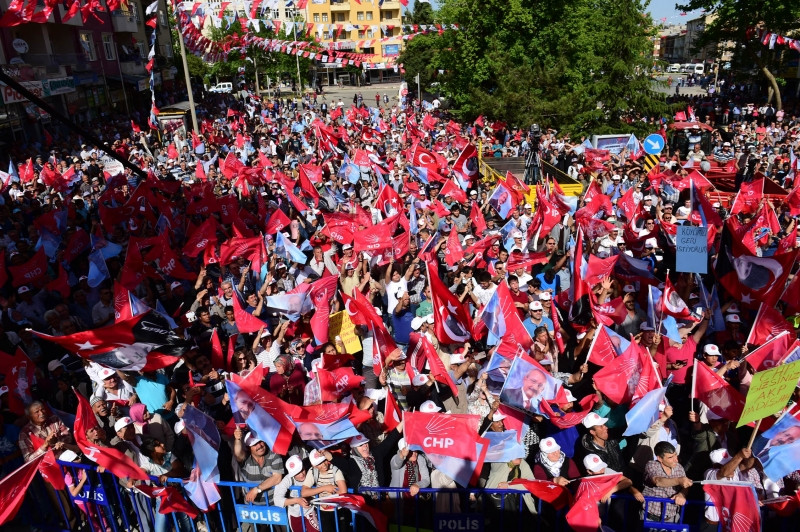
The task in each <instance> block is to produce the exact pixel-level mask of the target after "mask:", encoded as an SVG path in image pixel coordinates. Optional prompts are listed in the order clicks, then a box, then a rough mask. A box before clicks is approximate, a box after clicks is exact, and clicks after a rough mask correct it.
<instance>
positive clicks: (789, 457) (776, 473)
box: [753, 414, 800, 479]
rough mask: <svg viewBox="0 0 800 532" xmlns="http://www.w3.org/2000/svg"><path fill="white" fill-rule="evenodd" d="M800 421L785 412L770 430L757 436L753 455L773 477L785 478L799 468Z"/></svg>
mask: <svg viewBox="0 0 800 532" xmlns="http://www.w3.org/2000/svg"><path fill="white" fill-rule="evenodd" d="M798 434H800V421H798V420H797V419H796V418H795V417H794V416H791V415H789V414H784V416H783V417H782V418H780V419H779V420H778V421H777V422H775V424H774V425H772V426H771V427H770V428H769V430H767V431H764V433H763V434H761V435H759V436H757V437H756V441H755V443H754V444H753V456H754V457H755V458H758V460H759V461H760V462H761V464H762V465H763V466H764V473H766V475H767V476H768V477H769V478H771V479H778V478H783V477H784V476H786V475H788V474H790V473H791V472H792V471H795V470H797V464H798V463H800V438H798V437H797V435H798Z"/></svg>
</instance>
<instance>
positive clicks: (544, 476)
mask: <svg viewBox="0 0 800 532" xmlns="http://www.w3.org/2000/svg"><path fill="white" fill-rule="evenodd" d="M533 475H534V476H535V477H536V478H537V479H539V480H550V481H552V482H554V483H555V484H558V485H559V486H566V485H567V484H569V481H570V480H574V479H576V478H578V477H580V476H581V473H580V471H578V466H577V464H576V463H575V461H574V460H573V459H572V458H570V457H568V456H567V455H566V454H564V451H562V450H561V446H560V445H559V444H558V443H557V442H556V440H555V438H552V437H549V438H545V439H543V440H542V441H540V442H539V456H538V458H537V461H536V465H534V466H533Z"/></svg>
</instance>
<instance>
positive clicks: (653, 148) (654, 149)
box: [642, 133, 664, 155]
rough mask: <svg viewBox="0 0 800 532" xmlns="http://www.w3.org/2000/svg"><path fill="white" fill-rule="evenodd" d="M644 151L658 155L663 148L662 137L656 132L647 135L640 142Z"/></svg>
mask: <svg viewBox="0 0 800 532" xmlns="http://www.w3.org/2000/svg"><path fill="white" fill-rule="evenodd" d="M642 145H643V147H644V151H645V153H648V154H650V155H658V154H659V153H661V151H662V150H663V149H664V137H662V136H661V135H659V134H658V133H653V134H652V135H647V138H646V139H644V142H643V143H642Z"/></svg>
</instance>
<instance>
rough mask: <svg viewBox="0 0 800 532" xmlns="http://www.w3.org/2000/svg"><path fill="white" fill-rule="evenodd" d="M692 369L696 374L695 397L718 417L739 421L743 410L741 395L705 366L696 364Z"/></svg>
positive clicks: (699, 363)
mask: <svg viewBox="0 0 800 532" xmlns="http://www.w3.org/2000/svg"><path fill="white" fill-rule="evenodd" d="M694 368H695V369H694V370H695V371H696V372H697V377H696V382H695V391H694V393H695V397H697V399H699V400H700V401H701V402H703V403H705V405H706V406H707V407H708V408H709V410H711V411H712V412H714V413H715V414H717V415H718V416H721V417H723V418H725V419H728V420H730V421H739V418H740V417H741V416H742V411H743V410H744V397H742V394H740V393H739V392H738V391H737V390H736V389H735V388H734V387H733V386H731V385H730V384H728V382H727V381H726V380H725V379H723V378H722V377H720V376H719V375H717V373H716V372H715V371H714V370H713V369H711V368H709V367H708V366H707V365H705V364H703V363H701V362H698V363H697V364H695V365H694Z"/></svg>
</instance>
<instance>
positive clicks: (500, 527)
mask: <svg viewBox="0 0 800 532" xmlns="http://www.w3.org/2000/svg"><path fill="white" fill-rule="evenodd" d="M58 464H59V465H60V466H61V468H62V470H63V471H64V472H65V473H66V472H68V473H70V474H71V476H72V479H73V485H77V483H78V482H79V475H78V472H79V471H83V472H84V474H86V475H87V481H86V484H85V485H84V487H83V488H82V489H81V490H80V491H79V492H78V493H76V494H75V495H72V493H71V492H70V491H69V486H67V490H65V491H66V497H62V496H58V493H59V492H55V491H54V490H52V488H51V489H50V490H49V493H48V490H47V489H45V486H44V485H43V482H44V481H43V480H42V479H41V478H40V477H36V480H35V483H34V484H32V485H31V488H30V489H29V490H28V493H27V495H26V499H25V503H24V505H23V507H22V509H21V510H20V513H19V514H18V516H17V521H19V522H21V523H24V524H26V525H29V526H30V527H31V530H42V531H44V530H47V531H56V530H81V531H90V532H169V531H175V532H217V531H219V532H236V531H240V532H266V531H269V532H286V531H291V532H314V531H313V530H312V529H311V528H310V527H307V525H306V520H305V519H302V520H299V521H300V524H301V527H300V528H301V530H298V529H297V528H290V526H289V517H288V513H287V510H286V509H285V508H281V507H277V506H274V505H271V504H270V503H269V501H270V500H271V499H272V489H270V490H267V491H265V492H264V494H263V497H262V499H263V501H264V502H257V503H251V504H248V503H245V502H244V493H245V492H246V491H247V490H248V489H249V488H251V487H254V486H256V485H257V483H256V482H229V481H221V482H219V483H218V484H217V487H218V488H219V492H220V495H221V496H222V499H221V500H220V501H219V502H218V503H217V504H216V505H214V506H213V507H212V508H210V509H209V511H208V512H206V513H202V512H199V515H198V517H197V518H196V519H191V518H189V516H187V515H186V514H183V513H180V512H172V513H169V514H160V513H159V508H160V501H158V499H150V498H149V497H147V496H145V495H144V494H142V493H141V492H138V491H136V490H131V489H127V488H123V487H122V486H121V485H120V484H119V481H118V479H117V478H116V477H115V476H114V475H112V474H111V473H110V472H108V471H106V472H103V473H97V468H96V467H95V466H91V465H86V464H80V463H73V462H61V461H59V462H58ZM151 479H152V480H153V481H156V482H157V479H156V477H151ZM167 485H170V486H176V487H178V488H180V491H181V493H182V494H183V495H184V497H185V498H186V499H187V500H189V497H188V494H187V493H186V491H185V487H184V483H183V481H182V480H181V479H176V478H170V479H168V481H167ZM291 489H297V490H299V489H300V486H293V487H292V488H290V490H291ZM349 491H350V492H351V493H352V492H353V490H349ZM54 493H55V494H56V496H55V497H53V494H54ZM361 493H366V494H367V495H371V496H372V497H373V503H372V506H373V507H377V508H378V509H379V510H380V511H382V512H383V513H384V514H385V515H386V516H387V518H388V520H389V531H390V532H482V531H483V530H486V529H487V528H488V527H491V528H492V529H493V530H494V531H495V532H501V531H502V532H530V531H536V532H539V531H556V532H558V531H569V530H571V528H570V527H569V526H568V525H567V524H566V521H565V514H566V512H567V510H568V509H567V508H564V509H562V510H560V511H556V510H555V509H554V508H553V507H552V506H550V505H549V504H547V503H544V502H542V501H541V500H540V499H534V500H535V501H536V510H537V513H536V514H532V513H531V512H530V511H529V510H528V508H527V506H526V504H525V502H524V499H523V497H522V496H523V495H525V494H527V492H524V491H518V490H511V489H480V488H470V489H462V488H458V489H431V488H425V489H420V490H419V493H418V494H417V495H415V496H411V495H410V494H409V491H408V489H407V488H364V489H363V490H361ZM48 498H49V499H50V501H48V500H47V499H48ZM645 499H646V500H645V504H646V505H648V507H649V505H650V504H653V503H662V504H660V515H659V518H658V520H644V521H643V520H642V518H643V516H642V512H641V510H642V507H643V505H642V504H640V503H639V502H637V501H636V500H635V499H634V498H633V497H632V496H630V495H627V494H615V495H613V496H612V497H611V499H610V501H609V502H608V503H606V504H601V505H600V515H601V518H602V520H603V523H604V525H606V524H609V523H611V526H612V527H613V529H614V530H625V531H632V530H645V531H653V532H656V531H659V532H660V531H662V530H663V531H682V532H694V531H696V530H698V529H699V527H700V525H702V524H703V523H705V518H704V513H703V509H704V508H705V507H706V506H707V505H710V504H711V503H707V502H705V501H702V500H689V501H687V503H686V505H685V506H681V507H680V510H679V520H678V522H666V521H665V513H666V511H667V504H664V503H670V502H672V500H671V499H664V498H658V497H646V498H645ZM54 500H55V501H57V502H58V506H59V508H58V512H57V513H55V514H54V513H51V512H48V511H47V508H48V507H47V506H44V505H46V504H47V503H48V502H49V503H52V502H53V501H54ZM65 500H66V504H65ZM31 506H33V508H31ZM51 506H52V504H51ZM37 510H38V511H37ZM315 511H316V517H317V522H318V523H322V522H323V521H324V520H323V515H322V514H323V513H327V514H328V516H330V515H331V514H333V516H334V517H333V518H331V517H328V516H326V517H328V519H327V521H326V522H327V523H330V522H331V521H332V522H333V524H334V526H333V528H330V527H329V526H328V527H327V528H326V526H327V525H326V526H323V527H321V528H322V530H321V532H370V531H374V528H373V527H372V526H371V525H370V524H369V523H368V521H367V520H366V519H364V518H361V517H359V516H356V515H355V514H353V513H352V512H350V511H349V510H342V509H337V510H335V511H334V512H323V511H322V510H321V509H320V508H319V506H317V507H316V510H315ZM761 511H762V522H766V519H770V521H769V523H770V526H769V530H770V532H784V531H786V532H788V531H790V530H796V528H797V525H796V522H795V521H794V520H795V519H796V518H797V516H798V514H795V515H793V516H791V517H784V518H779V517H777V516H775V515H774V514H772V513H771V512H770V511H769V510H766V509H764V508H762V510H761ZM649 513H650V514H651V517H652V514H654V513H659V512H656V511H651V512H649ZM59 521H60V523H59ZM67 523H69V524H68V525H67V526H66V527H65V526H64V524H67ZM79 524H80V526H79ZM773 525H777V526H773ZM717 529H718V530H721V528H720V527H719V526H718V528H717ZM763 529H764V530H766V529H767V527H766V526H765V527H764V528H763Z"/></svg>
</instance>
